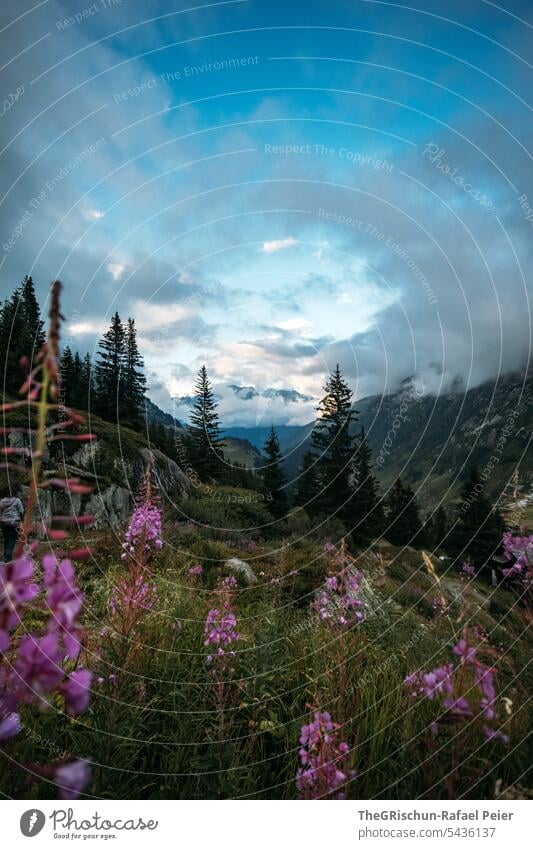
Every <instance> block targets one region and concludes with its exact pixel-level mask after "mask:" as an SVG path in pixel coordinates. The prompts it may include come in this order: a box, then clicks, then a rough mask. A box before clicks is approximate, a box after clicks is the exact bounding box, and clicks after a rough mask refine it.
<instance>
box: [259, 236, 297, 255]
mask: <svg viewBox="0 0 533 849" xmlns="http://www.w3.org/2000/svg"><path fill="white" fill-rule="evenodd" d="M297 244H298V242H297V241H296V239H294V238H293V237H292V236H287V238H286V239H273V240H272V241H271V242H263V247H262V248H261V250H262V252H263V253H264V254H274V253H277V251H284V250H285V249H286V248H292V247H293V245H297Z"/></svg>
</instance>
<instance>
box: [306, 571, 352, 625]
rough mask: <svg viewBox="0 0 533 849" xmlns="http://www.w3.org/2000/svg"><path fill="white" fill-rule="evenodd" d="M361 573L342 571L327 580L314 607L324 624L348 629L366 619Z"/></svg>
mask: <svg viewBox="0 0 533 849" xmlns="http://www.w3.org/2000/svg"><path fill="white" fill-rule="evenodd" d="M361 577H362V576H361V574H360V572H346V571H341V572H339V573H338V574H336V575H329V576H328V577H327V578H326V582H325V585H324V588H323V589H322V590H320V592H319V593H318V596H317V597H316V599H315V601H314V603H313V606H314V608H315V610H316V612H317V613H318V616H319V618H320V620H321V621H322V622H327V623H328V624H329V625H330V626H332V627H339V628H346V627H349V626H351V625H356V624H358V623H359V622H361V621H362V620H363V618H364V616H363V612H362V610H361V608H362V601H361V599H360V598H359V588H360V587H359V584H360V580H361Z"/></svg>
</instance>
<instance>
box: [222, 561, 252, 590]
mask: <svg viewBox="0 0 533 849" xmlns="http://www.w3.org/2000/svg"><path fill="white" fill-rule="evenodd" d="M224 566H225V567H226V568H227V569H231V571H232V572H234V573H235V574H236V575H241V576H242V577H243V578H244V580H245V581H246V583H247V584H248V586H250V584H257V577H256V575H255V572H254V570H253V569H252V567H251V566H250V564H249V563H247V562H246V560H239V558H238V557H230V559H229V560H226V562H225V563H224Z"/></svg>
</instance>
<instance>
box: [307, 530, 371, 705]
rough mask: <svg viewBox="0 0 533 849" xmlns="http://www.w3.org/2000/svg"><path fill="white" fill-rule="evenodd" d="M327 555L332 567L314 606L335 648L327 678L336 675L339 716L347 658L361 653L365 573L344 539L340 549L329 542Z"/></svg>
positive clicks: (332, 646) (344, 685)
mask: <svg viewBox="0 0 533 849" xmlns="http://www.w3.org/2000/svg"><path fill="white" fill-rule="evenodd" d="M325 555H326V557H327V558H328V559H329V563H330V570H331V571H330V572H329V574H328V576H327V577H326V580H325V583H324V585H323V586H322V587H321V589H320V590H319V592H318V594H317V596H316V598H315V599H314V601H313V602H312V608H313V610H314V612H315V613H316V614H317V616H318V620H319V626H320V627H321V628H322V629H323V630H324V631H325V632H326V634H327V642H328V644H329V646H330V648H331V650H332V652H333V657H334V662H333V664H332V668H331V669H328V670H327V672H326V678H327V679H334V681H333V680H332V681H331V682H330V683H332V684H333V685H334V689H335V691H336V693H337V697H338V703H339V716H340V715H341V713H342V706H343V704H344V701H345V698H344V697H345V693H346V687H347V666H348V662H349V661H350V660H352V656H351V655H353V653H354V652H355V656H356V659H360V655H361V651H360V648H361V646H360V645H359V646H357V645H356V643H357V642H358V640H359V633H358V630H357V626H358V625H359V624H360V623H361V622H362V621H363V620H364V612H363V602H362V600H361V598H360V592H361V582H362V579H363V575H362V572H361V571H360V570H359V569H358V568H357V565H356V561H355V559H354V558H353V557H351V555H349V554H348V552H347V551H346V545H345V542H344V540H343V542H342V543H341V546H340V548H338V549H337V548H336V547H335V546H334V545H332V544H331V543H327V544H326V546H325Z"/></svg>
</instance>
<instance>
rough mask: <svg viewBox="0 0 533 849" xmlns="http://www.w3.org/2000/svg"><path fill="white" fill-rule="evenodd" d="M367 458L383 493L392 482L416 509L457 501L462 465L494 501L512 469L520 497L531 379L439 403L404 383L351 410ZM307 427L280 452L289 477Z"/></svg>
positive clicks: (526, 476)
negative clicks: (476, 474) (409, 494)
mask: <svg viewBox="0 0 533 849" xmlns="http://www.w3.org/2000/svg"><path fill="white" fill-rule="evenodd" d="M354 406H355V408H356V409H357V410H358V411H359V417H358V418H359V420H358V422H357V424H356V426H355V429H356V430H357V431H358V430H360V428H361V426H363V427H364V428H365V431H366V433H367V437H368V441H369V444H370V447H371V448H372V451H373V456H374V465H375V469H376V472H377V474H378V476H379V478H380V480H381V483H382V485H383V486H385V487H388V486H389V485H390V484H391V483H392V482H393V481H394V480H395V479H396V477H398V475H400V474H401V475H402V477H403V478H405V480H406V481H407V482H409V483H410V484H412V485H413V486H414V487H415V488H416V489H417V490H418V497H419V499H420V503H421V505H422V507H424V508H425V507H426V506H429V505H434V504H436V503H438V501H439V500H440V499H441V498H443V497H444V499H445V500H446V501H450V500H454V499H455V498H456V497H457V494H458V490H459V489H460V486H461V481H462V479H463V477H464V476H465V472H466V468H467V467H468V465H469V464H471V463H475V464H476V465H477V466H478V467H479V470H480V473H481V474H482V475H484V477H485V486H486V489H487V492H488V493H489V495H490V496H491V497H492V498H494V499H495V498H497V497H498V496H499V495H500V494H501V492H502V490H503V488H504V487H505V485H506V483H507V482H509V480H510V479H511V477H512V475H513V473H514V471H515V469H516V468H517V467H518V470H519V478H520V481H521V483H522V485H523V487H524V490H525V492H530V491H531V487H532V484H533V452H532V451H531V433H532V424H533V409H532V407H533V372H529V373H528V374H527V375H526V374H524V373H521V374H507V375H503V376H500V377H499V378H498V379H497V380H496V381H488V382H486V383H484V384H482V385H481V386H476V387H474V388H473V389H469V390H467V391H466V392H465V391H457V388H455V391H450V392H446V393H442V394H441V395H439V396H435V395H429V394H425V393H423V392H422V389H421V387H418V385H417V384H416V382H415V381H412V380H407V381H404V383H403V384H402V385H401V386H400V388H399V389H398V390H397V391H396V392H394V393H391V394H389V395H372V396H369V397H367V398H362V399H360V400H358V401H357V402H356V403H355V405H354ZM311 430H312V424H311V425H307V426H305V427H301V428H294V429H293V433H292V438H290V439H289V440H288V441H287V440H286V441H285V442H284V445H283V450H284V454H285V468H286V471H287V473H288V476H289V479H290V478H292V477H294V476H295V474H296V472H297V470H298V468H299V466H300V464H301V461H302V458H303V455H304V453H305V451H306V450H309V448H310V432H311Z"/></svg>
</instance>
